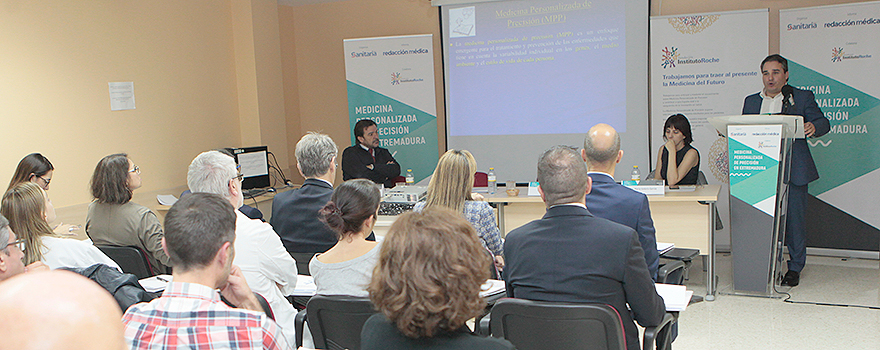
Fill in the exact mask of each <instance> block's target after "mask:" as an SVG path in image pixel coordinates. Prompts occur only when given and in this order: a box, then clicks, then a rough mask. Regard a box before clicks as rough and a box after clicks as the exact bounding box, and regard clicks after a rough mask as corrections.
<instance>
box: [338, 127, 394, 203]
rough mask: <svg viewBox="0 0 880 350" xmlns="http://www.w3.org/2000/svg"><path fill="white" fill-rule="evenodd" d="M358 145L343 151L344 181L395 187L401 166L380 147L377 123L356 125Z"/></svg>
mask: <svg viewBox="0 0 880 350" xmlns="http://www.w3.org/2000/svg"><path fill="white" fill-rule="evenodd" d="M354 137H355V139H357V142H358V143H357V144H356V145H354V146H350V147H348V148H346V149H345V150H344V151H342V180H349V179H370V180H372V181H373V182H375V183H377V184H380V185H382V184H384V185H385V187H386V188H392V187H394V178H396V177H397V176H399V175H400V164H397V161H396V160H394V156H392V155H391V152H388V150H387V149H385V148H382V147H379V133H378V128H377V126H376V123H375V122H373V121H372V120H369V119H363V120H360V121H358V122H357V123H356V124H355V125H354Z"/></svg>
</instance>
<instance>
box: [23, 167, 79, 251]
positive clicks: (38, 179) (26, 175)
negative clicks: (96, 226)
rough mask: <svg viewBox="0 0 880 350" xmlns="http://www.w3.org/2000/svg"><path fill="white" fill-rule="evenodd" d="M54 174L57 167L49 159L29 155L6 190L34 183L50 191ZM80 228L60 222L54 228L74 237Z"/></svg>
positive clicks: (59, 232)
mask: <svg viewBox="0 0 880 350" xmlns="http://www.w3.org/2000/svg"><path fill="white" fill-rule="evenodd" d="M53 173H55V167H54V166H53V165H52V162H50V161H49V159H48V158H46V157H44V156H43V155H42V154H39V153H31V154H28V155H26V156H25V157H24V158H22V159H21V161H19V162H18V166H16V167H15V173H14V174H12V180H11V181H9V187H7V188H6V190H7V191H9V190H10V189H12V187H13V186H15V185H18V184H20V183H22V182H33V183H35V184H37V185H39V186H40V188H42V189H43V190H44V191H48V190H49V183H50V182H52V174H53ZM50 224H51V222H50ZM80 228H81V227H79V226H78V225H65V224H62V223H60V222H59V223H58V224H56V225H55V226H54V229H53V231H54V232H55V233H57V234H60V235H72V234H75V233H74V231H77V230H79V229H80Z"/></svg>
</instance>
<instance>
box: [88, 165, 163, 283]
mask: <svg viewBox="0 0 880 350" xmlns="http://www.w3.org/2000/svg"><path fill="white" fill-rule="evenodd" d="M89 187H90V188H91V192H92V197H94V198H95V200H94V201H93V202H92V203H91V204H89V212H88V215H87V216H86V234H87V235H89V238H91V239H92V243H94V244H95V245H111V246H123V247H125V246H131V247H137V248H139V249H141V250H142V251H143V252H144V253H145V254H146V256H147V260H148V261H149V263H150V265H151V266H152V268H153V272H155V273H165V272H166V271H167V270H168V266H169V262H168V255H166V254H165V252H164V251H163V250H162V236H163V232H162V224H161V223H160V222H159V219H158V218H156V214H155V213H153V212H152V211H150V209H149V208H147V207H145V206H143V205H140V204H137V203H134V202H132V201H131V196H132V192H133V191H134V190H136V189H138V188H140V187H141V170H140V168H139V167H138V166H137V165H135V164H134V162H132V161H131V159H128V155H127V154H125V153H117V154H111V155H109V156H106V157H104V158H103V159H101V161H100V162H98V165H97V166H96V167H95V173H94V174H93V175H92V180H91V183H90V184H89Z"/></svg>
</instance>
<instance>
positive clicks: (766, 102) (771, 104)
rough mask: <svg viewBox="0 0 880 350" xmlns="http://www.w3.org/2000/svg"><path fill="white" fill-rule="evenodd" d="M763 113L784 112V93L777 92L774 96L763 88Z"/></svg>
mask: <svg viewBox="0 0 880 350" xmlns="http://www.w3.org/2000/svg"><path fill="white" fill-rule="evenodd" d="M761 99H762V100H761V114H776V113H780V112H782V93H781V92H780V93H778V94H776V96H774V97H770V96H767V95H766V94H764V90H761Z"/></svg>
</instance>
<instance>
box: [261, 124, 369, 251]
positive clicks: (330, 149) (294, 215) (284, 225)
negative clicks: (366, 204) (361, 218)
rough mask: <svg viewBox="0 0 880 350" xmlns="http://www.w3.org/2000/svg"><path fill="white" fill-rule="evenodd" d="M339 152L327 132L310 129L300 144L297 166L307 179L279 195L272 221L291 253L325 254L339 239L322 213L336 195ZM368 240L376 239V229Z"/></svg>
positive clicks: (297, 149) (298, 146)
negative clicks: (374, 234) (334, 185)
mask: <svg viewBox="0 0 880 350" xmlns="http://www.w3.org/2000/svg"><path fill="white" fill-rule="evenodd" d="M338 153H339V149H338V148H337V147H336V143H334V142H333V139H331V138H330V136H327V135H324V134H319V133H315V132H309V133H307V134H305V135H304V136H303V137H302V138H301V139H300V140H299V142H297V143H296V168H297V169H299V173H300V174H301V175H302V176H303V177H304V178H305V181H303V185H302V187H300V188H298V189H294V190H290V191H287V192H282V193H279V194H277V195H276V196H275V199H273V200H272V218H271V219H270V220H269V223H270V224H272V228H273V229H275V232H277V233H278V235H279V236H281V241H282V242H283V243H284V248H285V249H287V251H288V252H290V253H311V254H314V253H323V252H326V251H327V249H330V248H331V247H333V246H334V245H335V244H336V243H337V242H338V241H339V240H338V239H337V237H336V232H333V230H332V229H330V228H329V227H327V225H325V224H324V223H323V222H321V220H320V214H319V213H318V212H319V211H320V210H321V208H323V207H324V205H326V204H327V202H329V201H330V196H331V195H333V181H334V180H335V179H336V169H337V164H336V155H337V154H338ZM368 239H370V240H375V237H374V236H373V234H372V232H371V233H370V235H369V237H368Z"/></svg>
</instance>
